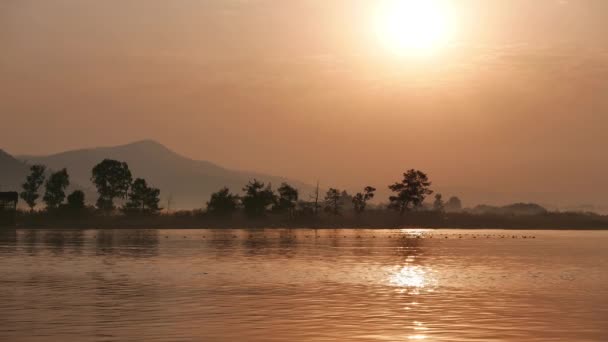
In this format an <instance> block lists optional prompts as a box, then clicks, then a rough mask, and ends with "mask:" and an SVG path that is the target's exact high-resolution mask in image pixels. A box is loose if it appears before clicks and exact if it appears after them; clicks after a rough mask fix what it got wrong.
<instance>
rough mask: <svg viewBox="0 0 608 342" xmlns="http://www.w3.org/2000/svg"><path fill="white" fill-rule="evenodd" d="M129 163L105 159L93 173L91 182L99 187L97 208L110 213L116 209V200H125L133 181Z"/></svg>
mask: <svg viewBox="0 0 608 342" xmlns="http://www.w3.org/2000/svg"><path fill="white" fill-rule="evenodd" d="M132 179H133V178H132V175H131V171H130V170H129V166H128V165H127V163H124V162H119V161H116V160H111V159H105V160H104V161H102V162H101V163H99V164H97V165H96V166H95V167H94V168H93V171H92V176H91V181H92V182H93V184H95V187H97V193H98V194H99V198H98V199H97V207H98V208H99V209H102V210H105V211H109V210H112V209H114V199H116V198H125V197H126V196H127V193H128V190H129V187H130V185H131V181H132Z"/></svg>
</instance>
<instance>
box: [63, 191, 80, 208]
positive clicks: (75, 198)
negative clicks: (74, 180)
mask: <svg viewBox="0 0 608 342" xmlns="http://www.w3.org/2000/svg"><path fill="white" fill-rule="evenodd" d="M67 198H68V203H67V205H66V208H67V209H68V210H70V211H80V210H84V208H85V203H84V192H82V191H80V190H75V191H74V192H72V193H71V194H69V195H68V197H67Z"/></svg>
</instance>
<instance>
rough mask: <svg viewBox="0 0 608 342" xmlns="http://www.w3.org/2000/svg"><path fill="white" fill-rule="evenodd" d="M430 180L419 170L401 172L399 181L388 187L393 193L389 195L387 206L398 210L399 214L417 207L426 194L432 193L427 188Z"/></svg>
mask: <svg viewBox="0 0 608 342" xmlns="http://www.w3.org/2000/svg"><path fill="white" fill-rule="evenodd" d="M430 186H431V182H430V181H429V179H428V177H427V175H426V174H425V173H424V172H422V171H419V170H414V169H411V170H408V171H407V172H406V173H404V174H403V180H402V181H401V182H398V183H395V184H393V185H389V187H388V188H389V189H390V190H391V191H393V192H394V193H395V195H394V196H390V197H389V200H390V203H389V206H388V207H389V208H390V209H394V210H397V211H399V213H400V214H401V215H403V213H405V212H406V211H410V210H415V209H417V208H419V207H420V206H421V205H422V203H423V202H424V200H425V198H426V196H427V195H431V194H432V193H433V191H432V190H430V189H429V187H430Z"/></svg>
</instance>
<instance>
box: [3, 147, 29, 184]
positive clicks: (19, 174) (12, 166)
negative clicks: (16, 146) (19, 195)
mask: <svg viewBox="0 0 608 342" xmlns="http://www.w3.org/2000/svg"><path fill="white" fill-rule="evenodd" d="M28 170H29V166H28V165H27V164H25V163H24V162H22V161H19V160H17V159H16V158H14V157H13V156H11V155H10V154H8V153H6V152H4V151H3V150H1V149H0V191H20V190H21V184H23V182H24V181H25V177H26V176H27V174H28V172H29V171H28Z"/></svg>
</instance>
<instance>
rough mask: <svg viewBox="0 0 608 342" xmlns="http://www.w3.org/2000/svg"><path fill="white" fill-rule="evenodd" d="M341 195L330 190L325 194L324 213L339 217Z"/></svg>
mask: <svg viewBox="0 0 608 342" xmlns="http://www.w3.org/2000/svg"><path fill="white" fill-rule="evenodd" d="M341 199H342V194H341V193H340V190H338V189H334V188H330V189H329V190H327V193H326V194H325V211H326V212H328V213H331V214H334V215H340V210H341V209H342V201H341Z"/></svg>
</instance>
